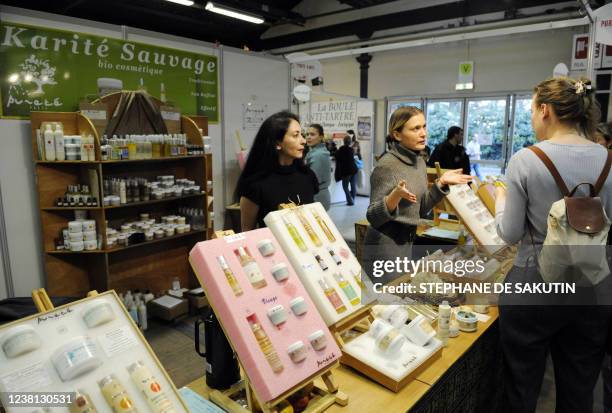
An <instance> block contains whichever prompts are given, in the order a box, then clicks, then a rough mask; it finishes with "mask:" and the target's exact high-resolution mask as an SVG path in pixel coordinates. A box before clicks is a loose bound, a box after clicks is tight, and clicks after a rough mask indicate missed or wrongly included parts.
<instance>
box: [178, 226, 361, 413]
mask: <svg viewBox="0 0 612 413" xmlns="http://www.w3.org/2000/svg"><path fill="white" fill-rule="evenodd" d="M266 231H268V230H267V229H259V230H255V231H251V233H255V232H260V233H261V232H264V233H265V232H266ZM264 236H265V235H264ZM256 237H257V236H256ZM268 237H271V234H269V235H268ZM212 238H213V239H215V238H216V239H219V240H220V239H223V240H224V241H225V242H226V243H228V244H229V243H233V242H236V241H243V240H245V238H244V235H243V234H235V233H234V231H232V230H226V231H216V232H214V233H213V237H212ZM247 239H248V238H247ZM197 249H198V245H196V246H195V247H194V249H193V250H192V251H191V256H190V259H189V260H190V262H191V265H192V266H193V268H194V271H198V272H199V277H200V283H201V286H202V288H203V289H204V291H205V292H206V296H207V297H210V298H209V300H210V301H209V303H210V305H211V307H212V309H213V310H214V311H215V313H216V314H217V317H218V319H219V323H220V326H221V328H222V330H223V332H224V333H225V336H226V337H228V340H229V343H230V345H231V346H232V348H233V349H234V351H235V352H236V354H237V358H238V361H239V363H240V365H241V373H242V376H243V379H242V380H241V381H240V382H239V383H237V384H235V385H233V386H232V387H231V388H230V389H228V390H226V391H219V390H212V391H210V390H208V391H207V396H208V397H209V398H210V400H211V401H213V402H214V403H216V404H217V405H219V406H221V407H222V408H223V409H224V410H226V411H228V412H233V413H248V412H255V411H260V410H261V411H263V412H264V413H273V412H278V411H279V410H278V405H279V403H281V402H282V401H284V400H286V399H287V398H288V397H290V396H291V395H292V394H294V393H296V392H297V391H300V390H302V389H303V388H305V387H306V386H310V385H312V383H313V382H315V384H314V387H313V389H312V392H313V394H314V395H316V396H315V398H314V399H313V401H312V402H311V403H310V404H309V405H308V407H307V408H306V409H305V410H303V412H305V413H321V412H323V411H325V410H327V409H328V408H329V407H330V406H332V405H334V404H337V405H338V406H346V405H347V404H348V401H349V398H348V396H347V395H346V394H345V393H344V392H342V391H339V387H338V384H337V382H336V379H335V377H334V376H333V373H334V371H335V370H336V368H337V367H338V366H339V364H338V361H337V359H335V360H334V361H333V362H331V363H329V362H320V361H317V364H316V365H317V368H316V370H317V371H315V372H314V373H313V374H311V375H310V376H308V377H306V378H304V379H303V380H301V381H300V382H298V383H296V384H294V385H292V386H290V387H289V388H287V387H288V386H287V383H286V382H285V381H286V380H287V379H288V380H295V377H294V376H295V373H292V374H290V375H289V377H285V381H283V380H281V381H277V382H276V383H274V381H270V380H265V381H263V382H262V380H261V379H262V377H261V376H260V374H261V373H258V374H257V377H256V378H255V381H254V382H252V381H251V379H250V378H249V376H248V374H247V373H248V372H249V371H251V372H257V371H259V369H261V371H262V372H263V371H265V370H266V369H267V368H268V366H267V363H265V362H263V363H261V365H258V367H256V366H255V365H254V359H253V357H252V356H250V355H248V354H247V353H248V352H250V351H252V350H251V349H249V346H247V347H245V346H244V343H242V342H240V343H238V341H234V340H235V339H237V337H239V334H238V332H237V331H236V326H234V325H225V324H226V323H225V322H227V321H228V320H230V319H231V318H232V316H231V315H230V314H229V313H230V311H227V307H226V304H224V303H223V299H221V298H220V297H222V296H223V294H222V293H221V294H220V293H219V292H218V291H216V290H217V289H218V286H217V285H215V284H216V283H214V282H205V281H204V278H206V277H204V278H203V277H202V275H203V274H204V273H203V272H202V269H203V267H202V257H203V256H202V255H199V254H198V253H197V252H195V253H194V251H196V250H197ZM254 250H255V249H254ZM210 253H212V252H210ZM210 253H208V254H210ZM217 253H218V251H217ZM279 253H282V250H280V251H279V250H277V252H276V254H279ZM277 258H278V257H277ZM280 259H281V262H283V261H285V260H286V258H285V259H284V260H283V258H282V257H280ZM289 272H290V273H291V275H290V277H295V274H294V273H293V271H292V270H291V269H289ZM214 278H215V279H216V276H215V277H214ZM209 281H210V278H209ZM221 284H223V282H221ZM300 288H302V289H303V286H301V287H297V286H296V285H291V286H286V288H283V290H284V291H285V292H288V291H293V293H296V292H297V291H299V289H300ZM211 289H212V290H213V291H211ZM296 290H297V291H296ZM241 298H242V296H241ZM257 301H259V300H257ZM263 301H265V300H262V302H263ZM252 305H253V306H255V307H256V306H257V304H256V302H255V301H253V302H252ZM311 306H312V303H309V307H311ZM217 307H223V309H224V310H226V311H222V312H219V311H220V309H219V308H217ZM243 311H244V309H242V310H241V312H240V314H242V312H243ZM240 317H242V315H240ZM308 317H312V314H311V315H309V316H308ZM264 318H265V317H262V319H261V322H262V324H264V323H265V320H264ZM315 318H316V317H315ZM224 320H225V322H224ZM311 323H312V321H311ZM318 323H319V324H320V325H321V326H323V325H324V324H323V322H322V320H319V321H318ZM228 324H231V322H230V323H228ZM228 328H229V330H228ZM267 328H269V326H268V327H267ZM271 330H274V329H273V328H272V329H269V330H268V332H269V333H270V334H277V333H274V332H272V331H271ZM328 333H329V332H328ZM286 335H287V333H285V334H282V336H286ZM283 340H285V341H286V340H289V341H291V340H290V337H285V338H283ZM240 341H242V340H240ZM332 342H333V341H332ZM329 347H331V345H330V344H328V350H329ZM336 350H337V347H336ZM256 351H257V350H256ZM331 357H336V356H335V353H334V352H332V353H331ZM281 358H282V359H283V363H286V361H287V360H285V359H286V357H285V356H281ZM302 363H304V362H302ZM290 364H291V363H290V362H289V363H288V364H287V365H290ZM304 364H306V363H304ZM303 368H304V366H302V367H299V368H298V369H297V370H296V371H299V370H302V369H303ZM310 369H311V370H312V368H310ZM268 374H269V372H268ZM298 374H299V373H298ZM301 374H302V375H303V373H301ZM263 376H264V377H265V376H266V374H265V373H264V374H263ZM262 385H263V386H264V387H265V388H266V393H267V397H264V398H263V400H262V398H261V397H260V396H261V395H259V396H258V394H257V393H256V391H255V388H256V387H259V389H260V390H261V389H262ZM268 386H273V387H278V386H280V387H284V388H286V390H285V391H283V392H282V393H280V394H276V395H275V396H273V398H270V394H269V390H270V388H268ZM204 387H206V386H204ZM242 391H244V392H245V393H246V398H247V406H246V407H245V406H242V405H241V404H238V403H237V402H236V401H235V400H234V398H235V397H234V395H235V394H239V393H240V392H242Z"/></svg>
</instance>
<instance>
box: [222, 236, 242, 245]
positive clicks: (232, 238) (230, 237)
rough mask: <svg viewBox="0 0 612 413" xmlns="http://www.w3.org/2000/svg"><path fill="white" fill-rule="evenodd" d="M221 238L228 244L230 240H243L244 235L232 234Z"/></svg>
mask: <svg viewBox="0 0 612 413" xmlns="http://www.w3.org/2000/svg"><path fill="white" fill-rule="evenodd" d="M223 239H224V240H225V242H227V243H228V244H231V243H232V242H236V241H243V240H245V239H246V236H244V234H234V235H228V236H227V237H223Z"/></svg>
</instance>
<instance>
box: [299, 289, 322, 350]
mask: <svg viewBox="0 0 612 413" xmlns="http://www.w3.org/2000/svg"><path fill="white" fill-rule="evenodd" d="M300 298H301V297H300ZM324 336H325V333H324V332H323V330H317V331H315V332H314V333H312V334H311V335H309V336H308V340H310V341H315V340H318V339H320V338H321V337H324Z"/></svg>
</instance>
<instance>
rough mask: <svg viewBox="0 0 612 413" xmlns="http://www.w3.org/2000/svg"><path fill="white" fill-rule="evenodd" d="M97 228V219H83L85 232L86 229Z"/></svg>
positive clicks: (93, 229)
mask: <svg viewBox="0 0 612 413" xmlns="http://www.w3.org/2000/svg"><path fill="white" fill-rule="evenodd" d="M95 230H96V221H94V220H93V219H88V220H85V221H83V232H85V231H95Z"/></svg>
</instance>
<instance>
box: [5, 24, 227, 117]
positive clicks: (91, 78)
mask: <svg viewBox="0 0 612 413" xmlns="http://www.w3.org/2000/svg"><path fill="white" fill-rule="evenodd" d="M218 70H219V66H218V62H217V57H216V56H209V55H203V54H196V53H189V52H185V51H182V50H175V49H168V48H163V47H156V46H151V45H147V44H142V43H137V42H132V41H123V40H118V39H113V38H107V37H101V36H93V35H89V34H83V33H75V32H68V31H62V30H54V29H47V28H44V27H35V26H28V25H23V24H17V23H10V22H1V23H0V94H1V97H2V108H1V110H0V116H2V117H10V118H27V117H29V116H30V111H32V110H36V111H58V112H62V111H68V112H69V111H76V110H77V107H78V103H79V101H81V100H82V99H83V98H84V97H86V96H88V95H97V94H99V93H101V92H102V93H103V89H106V88H107V87H109V86H113V87H117V86H119V87H120V88H122V89H124V90H137V89H146V90H147V91H148V92H149V93H150V94H151V95H152V96H155V97H157V98H160V99H161V100H162V101H167V102H169V103H172V104H173V105H175V106H177V107H178V108H180V110H181V112H182V113H185V114H197V115H206V116H208V119H209V121H210V122H217V121H219V83H218V78H219V77H218Z"/></svg>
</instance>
